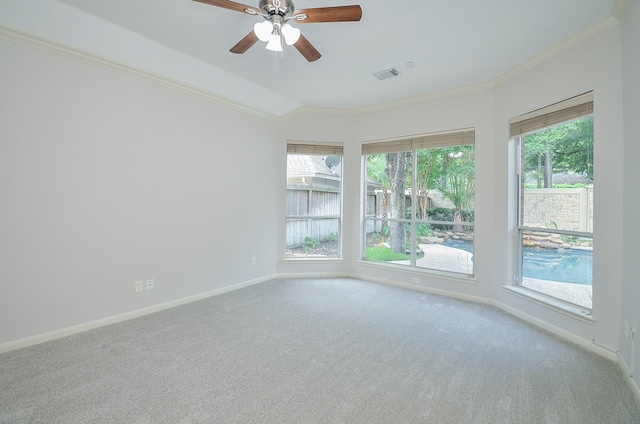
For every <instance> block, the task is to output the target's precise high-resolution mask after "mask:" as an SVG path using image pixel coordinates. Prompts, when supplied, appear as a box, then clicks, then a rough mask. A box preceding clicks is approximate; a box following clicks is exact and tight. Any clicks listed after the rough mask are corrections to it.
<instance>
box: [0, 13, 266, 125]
mask: <svg viewBox="0 0 640 424" xmlns="http://www.w3.org/2000/svg"><path fill="white" fill-rule="evenodd" d="M0 37H1V38H5V39H8V40H11V41H15V42H18V43H21V44H25V45H28V46H31V47H35V48H38V49H41V50H44V51H47V52H50V53H54V54H57V55H60V56H64V57H67V58H70V59H74V60H78V61H81V62H85V63H89V64H92V65H97V66H100V67H102V68H106V69H109V70H112V71H116V72H121V73H125V74H128V75H134V76H136V77H138V78H142V79H146V80H151V81H154V82H156V83H160V84H162V85H165V86H168V87H172V88H177V89H179V90H182V91H185V92H187V93H189V94H192V95H196V96H198V97H201V98H204V99H206V100H210V101H213V102H216V103H219V104H221V105H224V106H227V107H229V108H232V109H235V110H238V111H241V112H244V113H248V114H250V115H254V116H256V117H259V118H262V119H267V120H271V121H277V120H278V116H277V115H273V114H270V113H266V112H263V111H260V110H257V109H255V108H253V107H251V106H248V105H245V104H241V103H239V102H237V101H234V100H232V99H229V98H226V97H224V96H220V95H216V94H213V93H210V92H207V91H204V90H202V89H199V88H197V87H194V86H191V85H188V84H185V83H183V82H180V81H177V80H174V79H171V78H167V77H164V76H162V75H159V74H156V73H153V72H149V71H146V70H143V69H140V68H136V67H134V66H130V65H127V64H125V63H123V62H119V61H117V60H114V59H108V58H105V57H102V56H99V55H96V54H94V53H91V52H88V51H85V50H82V49H78V48H75V47H71V46H68V45H64V44H61V43H58V42H55V41H51V40H48V39H46V38H43V37H40V36H38V35H35V34H31V33H28V32H25V31H21V30H19V29H16V28H11V27H8V26H5V25H2V24H0Z"/></svg>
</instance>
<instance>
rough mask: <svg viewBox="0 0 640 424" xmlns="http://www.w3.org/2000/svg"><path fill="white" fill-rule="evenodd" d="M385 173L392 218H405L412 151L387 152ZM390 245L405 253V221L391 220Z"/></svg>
mask: <svg viewBox="0 0 640 424" xmlns="http://www.w3.org/2000/svg"><path fill="white" fill-rule="evenodd" d="M385 159H386V167H385V173H386V176H387V179H388V181H389V187H390V192H391V193H390V202H389V203H390V205H389V206H390V208H389V211H390V212H391V216H390V218H391V219H405V218H406V216H405V213H406V212H405V201H406V200H405V192H406V190H407V178H408V176H409V170H410V168H411V152H399V153H387V154H386V155H385ZM389 227H390V230H391V232H390V234H389V246H390V248H391V251H392V252H395V253H405V252H406V249H407V246H406V244H407V242H406V240H407V230H406V227H405V223H404V222H393V221H391V222H389Z"/></svg>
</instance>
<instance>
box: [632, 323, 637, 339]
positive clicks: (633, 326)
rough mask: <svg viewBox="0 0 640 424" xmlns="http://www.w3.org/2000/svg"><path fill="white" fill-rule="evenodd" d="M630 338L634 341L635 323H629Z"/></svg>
mask: <svg viewBox="0 0 640 424" xmlns="http://www.w3.org/2000/svg"><path fill="white" fill-rule="evenodd" d="M631 340H633V341H634V342H635V341H636V323H635V322H633V323H631Z"/></svg>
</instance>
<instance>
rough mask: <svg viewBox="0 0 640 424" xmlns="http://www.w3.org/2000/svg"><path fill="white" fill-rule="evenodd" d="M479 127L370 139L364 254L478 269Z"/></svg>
mask: <svg viewBox="0 0 640 424" xmlns="http://www.w3.org/2000/svg"><path fill="white" fill-rule="evenodd" d="M474 141H475V132H474V131H473V130H458V131H451V132H446V133H436V134H427V135H423V136H417V137H412V138H405V139H399V140H390V141H383V142H376V143H366V144H363V146H362V154H363V157H364V163H365V170H366V171H365V182H364V186H365V187H366V190H365V196H366V199H365V211H364V215H365V216H364V225H363V229H364V230H363V231H364V234H363V243H364V255H363V258H364V260H365V261H372V262H377V263H383V264H393V265H396V266H406V267H410V268H413V269H421V270H431V271H438V272H445V273H453V274H463V275H467V276H471V275H473V228H474V224H473V222H474V195H475V156H474Z"/></svg>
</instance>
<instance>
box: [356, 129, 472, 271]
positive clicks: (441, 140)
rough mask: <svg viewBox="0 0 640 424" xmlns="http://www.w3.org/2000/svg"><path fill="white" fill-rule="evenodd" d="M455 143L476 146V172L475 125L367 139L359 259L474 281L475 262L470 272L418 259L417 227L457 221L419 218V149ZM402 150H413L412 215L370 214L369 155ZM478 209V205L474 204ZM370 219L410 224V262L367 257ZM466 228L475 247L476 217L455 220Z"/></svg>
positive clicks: (364, 150) (363, 151) (455, 144)
mask: <svg viewBox="0 0 640 424" xmlns="http://www.w3.org/2000/svg"><path fill="white" fill-rule="evenodd" d="M456 146H473V147H474V150H473V160H474V174H475V169H476V166H475V128H463V129H456V130H449V131H442V132H436V133H427V134H421V135H416V136H411V137H402V138H395V139H386V140H378V141H373V142H365V143H363V144H362V155H361V158H362V159H361V160H362V177H361V181H362V185H363V188H362V196H363V197H362V198H363V207H362V212H361V245H360V261H361V262H362V263H364V264H367V265H373V266H380V267H385V268H398V269H402V270H406V271H410V272H420V273H424V274H429V275H438V276H441V277H445V278H448V279H453V280H457V281H467V282H468V281H472V280H475V262H473V263H472V272H471V273H462V272H455V271H451V270H445V269H438V268H427V267H421V266H418V265H417V264H416V262H417V254H416V251H417V247H418V240H417V239H418V236H417V227H418V225H419V224H435V225H438V224H439V225H452V224H453V223H454V221H437V220H429V219H426V220H424V219H418V218H417V216H416V207H413V206H414V205H417V198H418V193H417V191H418V190H417V168H418V151H419V150H423V149H440V148H446V147H456ZM401 152H410V153H411V170H410V175H411V187H410V190H411V193H410V198H411V205H412V207H411V212H410V214H409V218H405V219H398V218H388V217H387V218H377V217H375V215H374V216H371V214H369V213H368V199H367V196H368V181H367V178H368V177H367V157H368V156H369V155H371V154H386V153H401ZM474 184H475V175H474ZM472 202H473V203H474V204H475V193H474V196H473V200H472ZM474 212H475V205H474ZM368 221H371V222H404V223H405V224H409V227H410V230H409V234H408V237H407V240H409V242H410V246H411V247H412V248H411V249H410V259H409V264H408V265H406V264H396V263H389V262H385V261H376V260H371V259H367V258H366V249H367V236H368V233H367V228H368V225H367V223H368ZM456 224H460V225H462V226H465V227H470V228H472V229H474V238H473V240H472V241H471V242H472V244H473V246H474V249H475V219H474V221H473V222H466V221H465V222H461V223H456Z"/></svg>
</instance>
